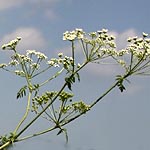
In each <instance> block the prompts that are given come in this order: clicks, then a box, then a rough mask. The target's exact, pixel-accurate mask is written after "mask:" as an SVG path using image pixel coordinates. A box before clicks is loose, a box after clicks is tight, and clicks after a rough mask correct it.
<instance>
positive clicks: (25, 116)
mask: <svg viewBox="0 0 150 150" xmlns="http://www.w3.org/2000/svg"><path fill="white" fill-rule="evenodd" d="M31 95H32V93H31V92H29V95H28V103H27V107H26V112H25V114H24V116H23V117H22V119H21V121H20V122H19V124H18V125H17V127H16V129H15V130H14V134H16V132H17V131H18V130H19V128H20V126H21V125H22V124H23V122H24V121H25V119H26V118H27V116H28V113H29V110H30V102H31Z"/></svg>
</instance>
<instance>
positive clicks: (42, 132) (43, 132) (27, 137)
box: [15, 126, 58, 142]
mask: <svg viewBox="0 0 150 150" xmlns="http://www.w3.org/2000/svg"><path fill="white" fill-rule="evenodd" d="M57 128H58V127H57V126H54V127H52V128H49V129H46V130H44V131H41V132H38V133H35V134H33V135H29V136H26V137H23V138H20V139H16V140H15V142H20V141H24V140H27V139H29V138H32V137H35V136H39V135H42V134H45V133H47V132H50V131H52V130H55V129H57Z"/></svg>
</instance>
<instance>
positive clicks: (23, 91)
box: [17, 85, 27, 99]
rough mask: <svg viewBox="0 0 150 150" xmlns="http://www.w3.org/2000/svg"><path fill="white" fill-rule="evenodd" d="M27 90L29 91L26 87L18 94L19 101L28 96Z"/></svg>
mask: <svg viewBox="0 0 150 150" xmlns="http://www.w3.org/2000/svg"><path fill="white" fill-rule="evenodd" d="M26 90H27V86H26V85H25V86H23V87H22V88H21V89H20V90H19V92H18V93H17V99H18V98H22V97H23V96H26Z"/></svg>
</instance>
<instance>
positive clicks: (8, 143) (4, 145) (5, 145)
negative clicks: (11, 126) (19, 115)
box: [0, 141, 12, 150]
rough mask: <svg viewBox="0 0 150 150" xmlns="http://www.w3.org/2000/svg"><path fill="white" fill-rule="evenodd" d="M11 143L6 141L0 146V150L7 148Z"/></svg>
mask: <svg viewBox="0 0 150 150" xmlns="http://www.w3.org/2000/svg"><path fill="white" fill-rule="evenodd" d="M11 143H12V142H11V141H8V142H6V143H5V144H3V145H2V146H0V150H4V148H5V147H7V146H9V145H10V144H11Z"/></svg>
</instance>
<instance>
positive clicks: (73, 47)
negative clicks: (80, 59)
mask: <svg viewBox="0 0 150 150" xmlns="http://www.w3.org/2000/svg"><path fill="white" fill-rule="evenodd" d="M71 44H72V45H71V47H72V58H73V62H72V63H73V64H72V72H73V73H74V61H75V60H74V59H75V56H74V49H75V46H74V41H72V42H71Z"/></svg>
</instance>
